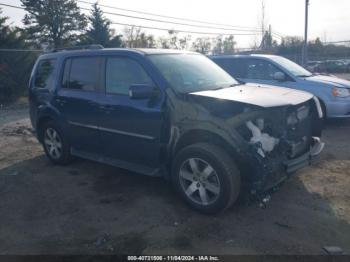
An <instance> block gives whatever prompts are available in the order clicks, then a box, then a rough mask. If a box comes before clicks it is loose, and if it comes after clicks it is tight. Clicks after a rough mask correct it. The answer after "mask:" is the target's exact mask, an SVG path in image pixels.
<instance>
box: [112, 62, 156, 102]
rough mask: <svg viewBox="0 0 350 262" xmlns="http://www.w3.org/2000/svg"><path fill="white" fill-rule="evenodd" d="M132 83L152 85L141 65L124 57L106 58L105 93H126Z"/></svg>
mask: <svg viewBox="0 0 350 262" xmlns="http://www.w3.org/2000/svg"><path fill="white" fill-rule="evenodd" d="M133 84H149V85H154V84H153V81H152V79H151V78H150V77H149V76H148V75H147V73H146V72H145V70H144V69H143V67H142V66H141V65H140V64H138V63H137V62H136V61H134V60H132V59H130V58H124V57H110V58H107V63H106V93H108V94H118V95H128V94H129V87H130V86H131V85H133Z"/></svg>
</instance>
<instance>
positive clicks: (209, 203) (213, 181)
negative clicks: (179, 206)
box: [172, 143, 241, 214]
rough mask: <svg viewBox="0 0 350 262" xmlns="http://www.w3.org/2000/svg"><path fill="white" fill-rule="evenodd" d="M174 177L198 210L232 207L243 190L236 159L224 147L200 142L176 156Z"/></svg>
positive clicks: (215, 210)
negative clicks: (241, 189)
mask: <svg viewBox="0 0 350 262" xmlns="http://www.w3.org/2000/svg"><path fill="white" fill-rule="evenodd" d="M172 180H173V184H174V186H175V188H176V189H177V191H178V192H179V193H180V195H181V196H182V198H183V199H184V200H185V201H186V202H187V203H188V204H189V205H190V206H191V207H192V208H194V209H196V210H197V211H200V212H202V213H207V214H213V213H218V212H220V211H223V210H225V209H227V208H229V207H230V206H231V205H232V204H233V203H234V202H235V201H236V199H237V197H238V195H239V191H240V184H241V182H240V174H239V171H238V169H237V167H236V165H235V164H234V162H233V159H232V158H231V157H230V156H229V155H228V154H227V153H226V151H224V150H223V149H221V148H220V147H218V146H216V145H211V144H208V143H198V144H194V145H190V146H187V147H185V148H184V149H182V150H181V151H180V152H179V153H178V154H177V155H176V157H175V160H174V164H173V170H172Z"/></svg>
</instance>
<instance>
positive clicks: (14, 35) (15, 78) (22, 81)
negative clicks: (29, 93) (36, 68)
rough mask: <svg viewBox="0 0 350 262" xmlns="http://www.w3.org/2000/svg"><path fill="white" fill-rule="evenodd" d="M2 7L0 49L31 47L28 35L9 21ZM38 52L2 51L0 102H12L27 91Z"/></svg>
mask: <svg viewBox="0 0 350 262" xmlns="http://www.w3.org/2000/svg"><path fill="white" fill-rule="evenodd" d="M1 14H2V12H1V9H0V49H29V46H28V44H27V43H26V41H25V40H26V39H27V37H26V35H25V34H24V33H23V32H22V31H21V30H20V29H19V28H16V27H11V26H9V25H8V23H7V19H8V18H7V17H2V16H1ZM35 59H36V54H35V53H33V52H8V51H0V104H2V103H10V102H12V101H13V100H14V99H16V97H17V96H19V95H23V94H25V93H26V87H27V83H28V80H29V76H30V72H31V69H32V66H33V63H34V61H35Z"/></svg>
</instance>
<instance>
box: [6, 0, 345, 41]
mask: <svg viewBox="0 0 350 262" xmlns="http://www.w3.org/2000/svg"><path fill="white" fill-rule="evenodd" d="M85 1H88V2H91V3H93V2H94V1H93V0H85ZM261 2H262V0H215V1H210V0H176V1H165V0H128V1H116V0H99V3H100V4H103V5H111V6H116V7H120V8H127V9H132V10H139V11H144V12H151V13H158V14H162V15H168V16H175V17H183V18H189V19H195V20H203V21H208V22H214V23H222V24H230V25H233V26H246V27H258V26H259V21H260V20H261V19H260V18H261ZM0 3H7V4H12V5H20V0H0ZM79 6H81V7H89V5H86V4H82V3H79ZM265 6H266V7H265V16H266V23H267V24H271V26H272V31H274V32H278V33H280V34H283V35H292V36H303V32H304V8H305V0H265ZM103 9H104V10H105V11H110V12H118V13H124V14H130V15H135V16H146V15H141V14H135V13H129V12H125V11H118V10H113V9H108V8H103ZM3 13H4V15H6V16H8V17H10V21H12V22H14V23H15V24H16V25H20V24H21V19H22V18H23V15H24V11H22V10H16V9H12V8H7V7H3ZM106 16H107V17H108V18H109V19H110V20H112V21H116V22H120V23H128V24H135V25H144V26H152V27H162V28H173V29H179V30H180V29H182V30H190V31H207V32H218V31H219V30H216V29H203V28H195V27H186V26H179V25H171V24H164V23H159V22H151V21H144V20H138V19H132V18H125V17H119V16H113V15H106ZM147 17H149V16H147ZM157 19H164V18H159V17H158V18H157ZM177 22H179V21H177ZM186 23H188V22H186ZM114 27H115V29H116V30H117V32H118V33H122V30H123V26H114ZM146 31H147V32H149V33H153V34H156V35H165V34H166V32H164V31H156V30H150V29H146ZM241 33H242V32H241ZM309 35H310V38H311V39H314V38H316V37H320V38H321V40H323V41H324V40H326V41H339V40H350V0H310V11H309ZM196 36H198V35H193V36H192V37H193V38H195V37H196ZM235 39H236V41H237V42H238V46H239V47H250V46H251V45H252V44H253V43H254V41H256V40H257V39H260V37H256V36H235Z"/></svg>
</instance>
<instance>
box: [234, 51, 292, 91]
mask: <svg viewBox="0 0 350 262" xmlns="http://www.w3.org/2000/svg"><path fill="white" fill-rule="evenodd" d="M244 62H245V63H244V67H245V72H244V75H242V77H241V78H240V80H242V81H244V82H247V83H257V84H265V85H273V86H284V83H285V82H286V81H285V82H281V81H278V80H275V79H274V75H275V73H277V72H281V73H284V72H282V71H281V70H280V69H279V68H277V67H276V66H275V65H273V64H272V63H270V62H268V61H266V60H263V59H258V58H249V59H244ZM286 77H288V76H287V75H286ZM286 80H287V79H286Z"/></svg>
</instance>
